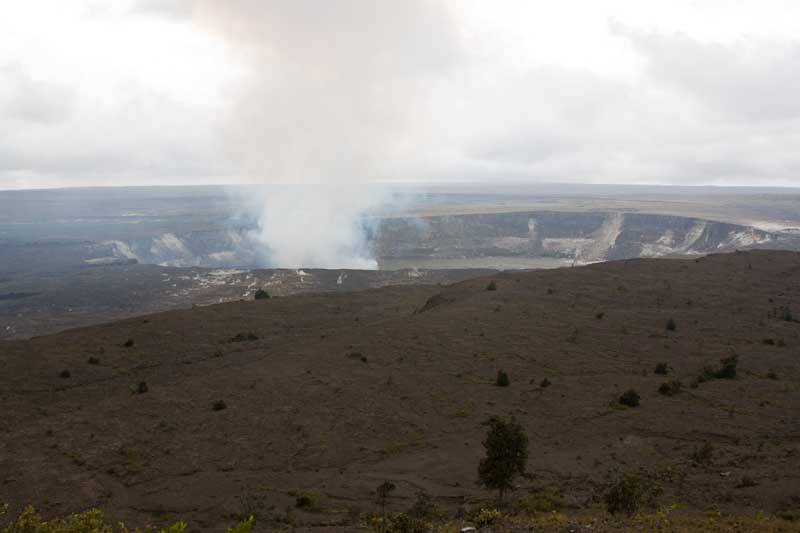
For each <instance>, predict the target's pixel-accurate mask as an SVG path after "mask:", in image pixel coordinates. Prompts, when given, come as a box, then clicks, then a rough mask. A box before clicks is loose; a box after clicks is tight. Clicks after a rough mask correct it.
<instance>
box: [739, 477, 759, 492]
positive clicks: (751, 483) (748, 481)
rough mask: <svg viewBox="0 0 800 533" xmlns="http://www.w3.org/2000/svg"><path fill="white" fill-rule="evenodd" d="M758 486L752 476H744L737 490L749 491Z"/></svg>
mask: <svg viewBox="0 0 800 533" xmlns="http://www.w3.org/2000/svg"><path fill="white" fill-rule="evenodd" d="M756 486H758V483H757V482H756V480H754V479H753V478H751V477H750V476H747V475H745V476H742V479H741V480H739V483H738V484H737V485H736V488H737V489H747V488H750V487H756Z"/></svg>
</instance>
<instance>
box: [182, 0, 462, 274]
mask: <svg viewBox="0 0 800 533" xmlns="http://www.w3.org/2000/svg"><path fill="white" fill-rule="evenodd" d="M194 14H195V17H196V19H197V20H198V21H199V22H200V24H203V25H205V26H206V27H208V28H210V29H211V30H212V31H214V32H217V33H218V34H220V35H222V36H224V38H226V39H228V40H229V41H230V43H231V44H232V45H233V46H235V47H237V49H238V51H240V52H241V54H242V55H244V57H246V58H247V62H248V66H249V73H248V75H247V76H246V77H245V79H244V80H243V82H242V83H241V85H240V86H237V87H236V88H235V89H234V95H235V100H236V105H235V108H234V111H233V115H232V116H231V117H230V121H229V122H228V126H227V128H226V131H225V133H226V138H227V141H228V145H229V149H230V153H231V154H232V155H233V156H234V158H235V160H236V161H237V162H238V163H239V164H241V168H242V170H243V171H244V172H245V173H246V174H247V175H249V176H251V177H252V178H254V179H255V180H256V182H257V183H261V184H263V185H265V186H264V187H262V188H260V189H259V190H260V191H261V193H260V198H259V201H258V202H256V203H257V204H259V208H258V209H259V213H258V221H259V231H258V234H257V238H258V240H260V241H261V242H263V244H264V245H265V246H266V247H267V249H268V253H269V256H270V263H271V265H272V266H281V267H301V266H304V267H355V268H374V267H375V266H376V263H375V261H374V259H372V258H371V257H370V253H369V248H368V246H367V243H366V241H365V231H364V215H365V213H366V212H367V211H368V210H370V209H374V208H376V207H378V206H379V205H380V204H381V203H382V202H383V200H384V199H385V198H386V196H384V195H383V194H382V193H381V191H380V188H379V187H375V186H369V185H370V184H374V183H375V182H377V181H380V180H387V179H393V178H397V175H396V173H397V172H398V169H399V168H402V165H401V164H399V163H400V162H401V161H402V160H403V158H404V157H405V156H406V155H408V154H409V153H410V146H411V145H412V144H413V143H412V142H411V140H410V137H411V136H412V133H411V132H412V131H414V129H415V128H414V127H413V126H414V123H415V122H416V121H418V120H422V117H424V116H425V115H426V112H425V106H426V105H427V104H426V103H425V102H427V101H428V98H427V94H428V92H429V91H430V90H431V87H432V86H433V85H434V84H435V83H436V81H437V79H439V77H440V76H441V75H442V73H443V72H444V71H445V70H447V68H448V65H449V64H450V63H451V61H452V59H453V57H454V55H455V47H454V46H453V38H452V35H451V30H450V27H449V24H450V18H449V16H448V14H447V13H446V12H445V10H444V8H443V7H442V6H441V5H440V4H439V3H437V2H434V1H428V0H403V1H402V2H374V1H373V0H342V1H338V2H318V1H316V0H272V1H269V2H262V1H260V0H227V1H225V2H217V1H211V0H200V2H199V3H198V4H196V5H195V13H194ZM275 184H283V185H288V186H286V187H281V188H279V187H275V186H274V185H275Z"/></svg>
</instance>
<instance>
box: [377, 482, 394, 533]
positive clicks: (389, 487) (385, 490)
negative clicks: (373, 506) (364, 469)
mask: <svg viewBox="0 0 800 533" xmlns="http://www.w3.org/2000/svg"><path fill="white" fill-rule="evenodd" d="M394 489H395V486H394V483H391V482H389V481H384V482H383V483H381V484H380V485H378V488H377V489H375V493H376V494H377V495H378V505H380V506H381V526H382V527H381V530H383V529H384V528H385V525H386V500H388V499H389V493H391V492H392V491H393V490H394Z"/></svg>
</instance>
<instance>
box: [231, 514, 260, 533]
mask: <svg viewBox="0 0 800 533" xmlns="http://www.w3.org/2000/svg"><path fill="white" fill-rule="evenodd" d="M255 520H256V517H255V516H249V517H247V518H245V519H243V520H239V521H238V522H236V523H235V524H233V525H232V526H231V527H229V528H228V530H227V533H250V531H252V530H253V522H255Z"/></svg>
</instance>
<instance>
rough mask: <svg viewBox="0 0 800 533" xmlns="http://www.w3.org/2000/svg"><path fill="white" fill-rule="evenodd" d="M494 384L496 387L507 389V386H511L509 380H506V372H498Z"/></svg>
mask: <svg viewBox="0 0 800 533" xmlns="http://www.w3.org/2000/svg"><path fill="white" fill-rule="evenodd" d="M494 384H495V385H497V386H498V387H508V386H509V385H511V380H509V379H508V374H507V373H506V372H504V371H502V370H498V371H497V377H496V378H495V381H494Z"/></svg>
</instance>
